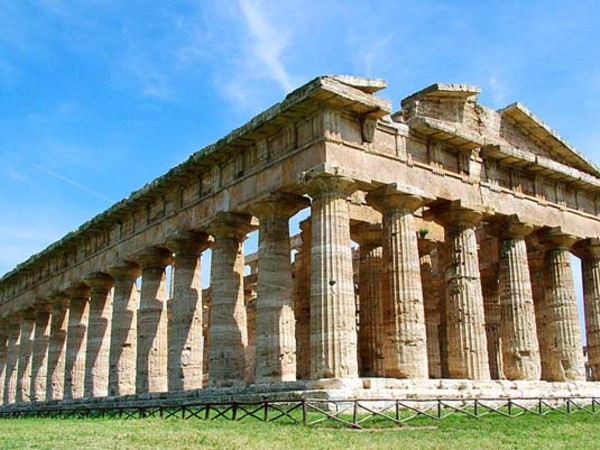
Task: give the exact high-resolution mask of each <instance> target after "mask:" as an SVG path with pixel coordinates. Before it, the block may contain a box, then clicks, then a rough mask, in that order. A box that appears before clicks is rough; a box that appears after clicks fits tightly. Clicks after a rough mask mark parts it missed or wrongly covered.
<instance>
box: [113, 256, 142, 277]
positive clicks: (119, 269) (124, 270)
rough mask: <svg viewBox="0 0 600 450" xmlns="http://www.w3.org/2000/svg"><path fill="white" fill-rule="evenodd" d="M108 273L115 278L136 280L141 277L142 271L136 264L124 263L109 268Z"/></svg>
mask: <svg viewBox="0 0 600 450" xmlns="http://www.w3.org/2000/svg"><path fill="white" fill-rule="evenodd" d="M108 273H110V274H111V275H112V276H113V277H114V278H130V279H132V280H135V279H136V278H137V277H139V276H140V274H141V273H142V271H141V270H140V267H139V266H138V265H137V264H136V263H134V262H129V261H123V262H121V263H120V264H117V265H115V266H112V267H109V268H108Z"/></svg>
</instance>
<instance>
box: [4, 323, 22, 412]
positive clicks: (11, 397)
mask: <svg viewBox="0 0 600 450" xmlns="http://www.w3.org/2000/svg"><path fill="white" fill-rule="evenodd" d="M5 327H6V330H7V334H8V339H7V350H6V366H5V367H6V368H5V375H4V404H8V403H14V402H15V401H16V396H17V380H18V377H17V365H18V361H19V335H20V333H21V324H20V322H19V318H18V317H17V316H13V317H10V316H9V317H8V318H7V322H6V325H5Z"/></svg>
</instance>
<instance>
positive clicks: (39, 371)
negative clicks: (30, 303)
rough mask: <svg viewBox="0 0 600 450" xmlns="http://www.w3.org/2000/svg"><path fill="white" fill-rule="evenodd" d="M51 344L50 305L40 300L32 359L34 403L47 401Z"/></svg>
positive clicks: (31, 391) (37, 307) (31, 393)
mask: <svg viewBox="0 0 600 450" xmlns="http://www.w3.org/2000/svg"><path fill="white" fill-rule="evenodd" d="M49 344H50V304H48V303H47V302H46V301H45V299H40V300H39V301H38V303H37V304H36V318H35V335H34V340H33V356H32V358H31V388H30V396H31V401H32V402H38V401H44V400H46V388H47V379H48V350H49Z"/></svg>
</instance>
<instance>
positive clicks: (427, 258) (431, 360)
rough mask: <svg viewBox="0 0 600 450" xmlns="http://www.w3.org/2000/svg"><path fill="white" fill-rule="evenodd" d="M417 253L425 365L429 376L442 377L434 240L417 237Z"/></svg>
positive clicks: (438, 297)
mask: <svg viewBox="0 0 600 450" xmlns="http://www.w3.org/2000/svg"><path fill="white" fill-rule="evenodd" d="M418 246H419V255H420V266H421V284H422V286H423V307H424V309H425V326H426V331H427V366H428V368H429V378H441V377H442V363H441V356H440V334H439V332H440V296H439V292H438V288H439V287H438V286H436V282H435V279H434V276H433V272H434V269H433V264H434V262H433V258H432V256H431V254H432V252H433V250H434V249H435V248H436V242H434V241H430V240H427V239H419V241H418Z"/></svg>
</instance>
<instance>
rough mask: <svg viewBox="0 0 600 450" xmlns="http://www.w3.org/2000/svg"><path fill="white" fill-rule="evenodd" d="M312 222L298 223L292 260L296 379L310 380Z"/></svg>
mask: <svg viewBox="0 0 600 450" xmlns="http://www.w3.org/2000/svg"><path fill="white" fill-rule="evenodd" d="M311 224H312V222H311V220H310V218H309V219H305V220H303V221H302V222H300V230H301V232H300V238H301V239H302V244H301V245H300V248H299V250H298V253H296V258H295V260H294V316H295V317H296V378H298V379H300V380H308V379H310V259H311V256H310V255H311V246H312V244H311V236H312V225H311Z"/></svg>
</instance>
